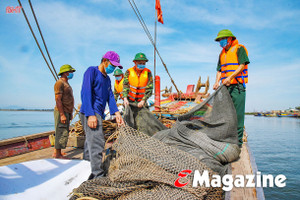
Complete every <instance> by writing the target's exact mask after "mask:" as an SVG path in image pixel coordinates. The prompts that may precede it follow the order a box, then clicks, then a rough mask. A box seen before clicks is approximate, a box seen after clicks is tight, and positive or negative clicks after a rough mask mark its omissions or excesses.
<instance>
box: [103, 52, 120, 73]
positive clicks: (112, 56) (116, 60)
mask: <svg viewBox="0 0 300 200" xmlns="http://www.w3.org/2000/svg"><path fill="white" fill-rule="evenodd" d="M102 58H106V59H108V60H109V61H110V62H111V64H113V65H114V66H117V67H119V68H120V69H123V67H122V65H121V64H120V56H119V55H118V54H117V53H116V52H114V51H108V52H106V53H105V54H104V56H103V57H102Z"/></svg>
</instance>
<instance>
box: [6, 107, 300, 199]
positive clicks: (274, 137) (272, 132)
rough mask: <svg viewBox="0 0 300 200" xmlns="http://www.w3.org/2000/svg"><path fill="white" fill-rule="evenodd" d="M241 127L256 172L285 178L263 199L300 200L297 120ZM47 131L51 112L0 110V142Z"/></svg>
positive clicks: (262, 120) (251, 121)
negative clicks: (284, 182) (280, 184)
mask: <svg viewBox="0 0 300 200" xmlns="http://www.w3.org/2000/svg"><path fill="white" fill-rule="evenodd" d="M76 120H78V118H75V120H74V121H76ZM245 126H246V131H247V133H248V143H249V146H250V148H251V151H252V153H253V155H254V158H255V161H256V164H257V168H258V171H260V172H262V174H271V175H273V176H274V177H275V176H276V175H278V174H283V175H285V176H286V177H287V180H286V187H284V188H277V187H273V188H264V193H265V197H266V199H272V200H274V199H287V200H292V199H300V190H299V186H300V172H299V169H300V119H296V118H288V117H281V118H280V117H255V116H246V118H245ZM51 130H54V116H53V112H35V111H0V140H3V139H7V138H12V137H17V136H23V135H30V134H33V133H40V132H44V131H51Z"/></svg>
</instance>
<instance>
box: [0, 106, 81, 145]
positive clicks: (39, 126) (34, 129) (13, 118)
mask: <svg viewBox="0 0 300 200" xmlns="http://www.w3.org/2000/svg"><path fill="white" fill-rule="evenodd" d="M74 120H78V119H77V117H76V118H75V119H74ZM53 130H54V114H53V111H50V112H49V111H0V140H4V139H8V138H14V137H18V136H24V135H31V134H35V133H41V132H45V131H53Z"/></svg>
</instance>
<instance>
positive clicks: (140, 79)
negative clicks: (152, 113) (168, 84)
mask: <svg viewBox="0 0 300 200" xmlns="http://www.w3.org/2000/svg"><path fill="white" fill-rule="evenodd" d="M133 62H134V66H133V67H132V68H129V69H128V70H127V71H126V73H125V77H124V83H123V97H124V105H125V107H126V106H130V109H131V111H132V112H133V116H134V118H136V116H137V115H138V112H139V111H140V110H141V109H142V108H143V107H144V106H146V102H147V99H149V98H150V97H151V95H152V91H153V78H152V73H151V71H150V70H149V69H148V68H146V62H148V59H147V57H146V55H145V54H144V53H137V54H136V55H135V58H134V60H133ZM129 103H131V104H129ZM134 105H135V106H134ZM134 124H135V125H134V127H133V128H138V127H136V120H135V122H134Z"/></svg>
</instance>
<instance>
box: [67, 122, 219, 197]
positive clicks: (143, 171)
mask: <svg viewBox="0 0 300 200" xmlns="http://www.w3.org/2000/svg"><path fill="white" fill-rule="evenodd" d="M113 149H114V150H116V152H117V157H116V159H114V160H113V161H112V162H111V164H110V167H109V172H108V176H107V177H101V178H96V179H93V180H90V181H85V182H84V183H82V184H81V185H80V186H79V187H78V188H76V189H74V191H73V196H72V197H71V200H75V199H77V198H80V197H93V198H97V199H140V200H142V199H222V195H223V194H222V190H221V189H220V188H212V187H210V188H209V187H208V188H206V187H204V186H203V187H200V186H199V187H192V185H191V184H188V185H187V186H185V187H182V188H176V187H175V186H174V182H175V180H176V179H177V178H178V173H179V172H181V171H182V170H184V169H190V170H192V171H194V170H199V172H200V173H201V174H202V172H203V171H204V170H208V171H209V174H210V176H211V175H212V174H217V173H215V172H213V171H212V170H210V169H209V168H208V167H206V165H205V164H203V163H202V162H200V161H199V160H198V159H197V158H196V157H194V156H192V155H190V154H188V153H186V152H184V151H181V150H179V149H177V148H175V147H171V146H169V145H166V144H165V143H163V142H160V141H158V140H157V139H155V138H152V137H149V136H148V135H146V134H143V133H141V132H138V131H137V130H135V129H133V128H131V127H129V126H124V127H122V128H121V129H120V132H119V135H118V137H117V140H116V142H115V143H114V144H113ZM192 178H193V174H191V175H189V176H187V177H185V178H182V179H181V181H180V182H182V183H185V182H187V181H190V182H192V181H193V180H192Z"/></svg>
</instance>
